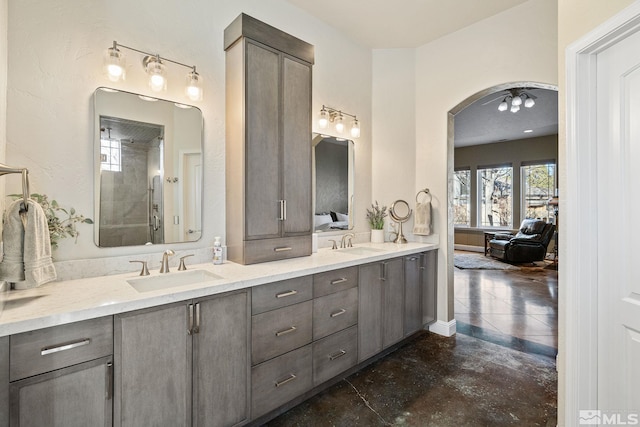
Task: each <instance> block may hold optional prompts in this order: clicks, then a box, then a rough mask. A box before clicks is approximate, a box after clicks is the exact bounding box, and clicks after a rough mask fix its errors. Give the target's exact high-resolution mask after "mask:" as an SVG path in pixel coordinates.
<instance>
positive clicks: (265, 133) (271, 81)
mask: <svg viewBox="0 0 640 427" xmlns="http://www.w3.org/2000/svg"><path fill="white" fill-rule="evenodd" d="M246 43H247V45H246V93H245V97H246V98H245V99H246V104H245V120H246V121H245V126H246V128H245V132H246V158H245V162H246V167H245V171H244V172H245V176H246V182H245V185H246V194H245V201H244V202H245V209H244V212H245V218H246V224H245V233H246V235H245V240H252V239H264V238H269V237H279V236H280V223H281V221H280V200H281V199H282V196H281V194H282V193H281V188H280V103H279V99H280V55H279V54H278V53H277V52H274V51H272V50H270V49H267V48H265V47H262V46H258V45H256V44H254V43H250V42H248V41H247V42H246ZM238 214H239V213H238Z"/></svg>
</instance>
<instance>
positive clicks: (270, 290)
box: [251, 276, 313, 314]
mask: <svg viewBox="0 0 640 427" xmlns="http://www.w3.org/2000/svg"><path fill="white" fill-rule="evenodd" d="M312 281H313V278H312V277H311V276H304V277H297V278H295V279H289V280H283V281H281V282H275V283H269V284H268V285H262V286H256V287H255V288H253V289H252V290H251V313H252V314H260V313H264V312H265V311H269V310H274V309H276V308H280V307H286V306H288V305H293V304H297V303H299V302H303V301H308V300H310V299H311V297H312V294H313V287H312Z"/></svg>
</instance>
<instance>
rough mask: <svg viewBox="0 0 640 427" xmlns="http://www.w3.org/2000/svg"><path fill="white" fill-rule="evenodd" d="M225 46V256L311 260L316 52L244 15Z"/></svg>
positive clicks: (230, 31)
mask: <svg viewBox="0 0 640 427" xmlns="http://www.w3.org/2000/svg"><path fill="white" fill-rule="evenodd" d="M224 46H225V51H226V232H227V235H226V244H227V257H228V259H229V260H231V261H234V262H238V263H240V264H253V263H258V262H266V261H272V260H278V259H285V258H293V257H298V256H304V255H310V254H311V233H312V213H311V209H312V207H311V206H312V199H311V193H312V191H311V68H312V65H313V60H314V50H313V46H312V45H310V44H308V43H306V42H304V41H302V40H300V39H297V38H295V37H293V36H291V35H289V34H287V33H284V32H282V31H280V30H278V29H276V28H274V27H271V26H269V25H267V24H265V23H263V22H261V21H258V20H257V19H254V18H252V17H250V16H248V15H246V14H241V15H240V16H238V18H236V19H235V20H234V21H233V22H232V23H231V24H230V25H229V26H228V27H227V28H226V29H225V32H224Z"/></svg>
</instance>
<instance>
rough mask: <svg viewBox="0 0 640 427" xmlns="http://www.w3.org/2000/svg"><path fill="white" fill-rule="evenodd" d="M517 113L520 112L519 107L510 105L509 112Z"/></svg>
mask: <svg viewBox="0 0 640 427" xmlns="http://www.w3.org/2000/svg"><path fill="white" fill-rule="evenodd" d="M518 111H520V106H519V105H513V104H511V112H512V113H517V112H518Z"/></svg>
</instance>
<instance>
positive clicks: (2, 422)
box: [0, 337, 9, 427]
mask: <svg viewBox="0 0 640 427" xmlns="http://www.w3.org/2000/svg"><path fill="white" fill-rule="evenodd" d="M8 425H9V337H2V338H0V427H7V426H8Z"/></svg>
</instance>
